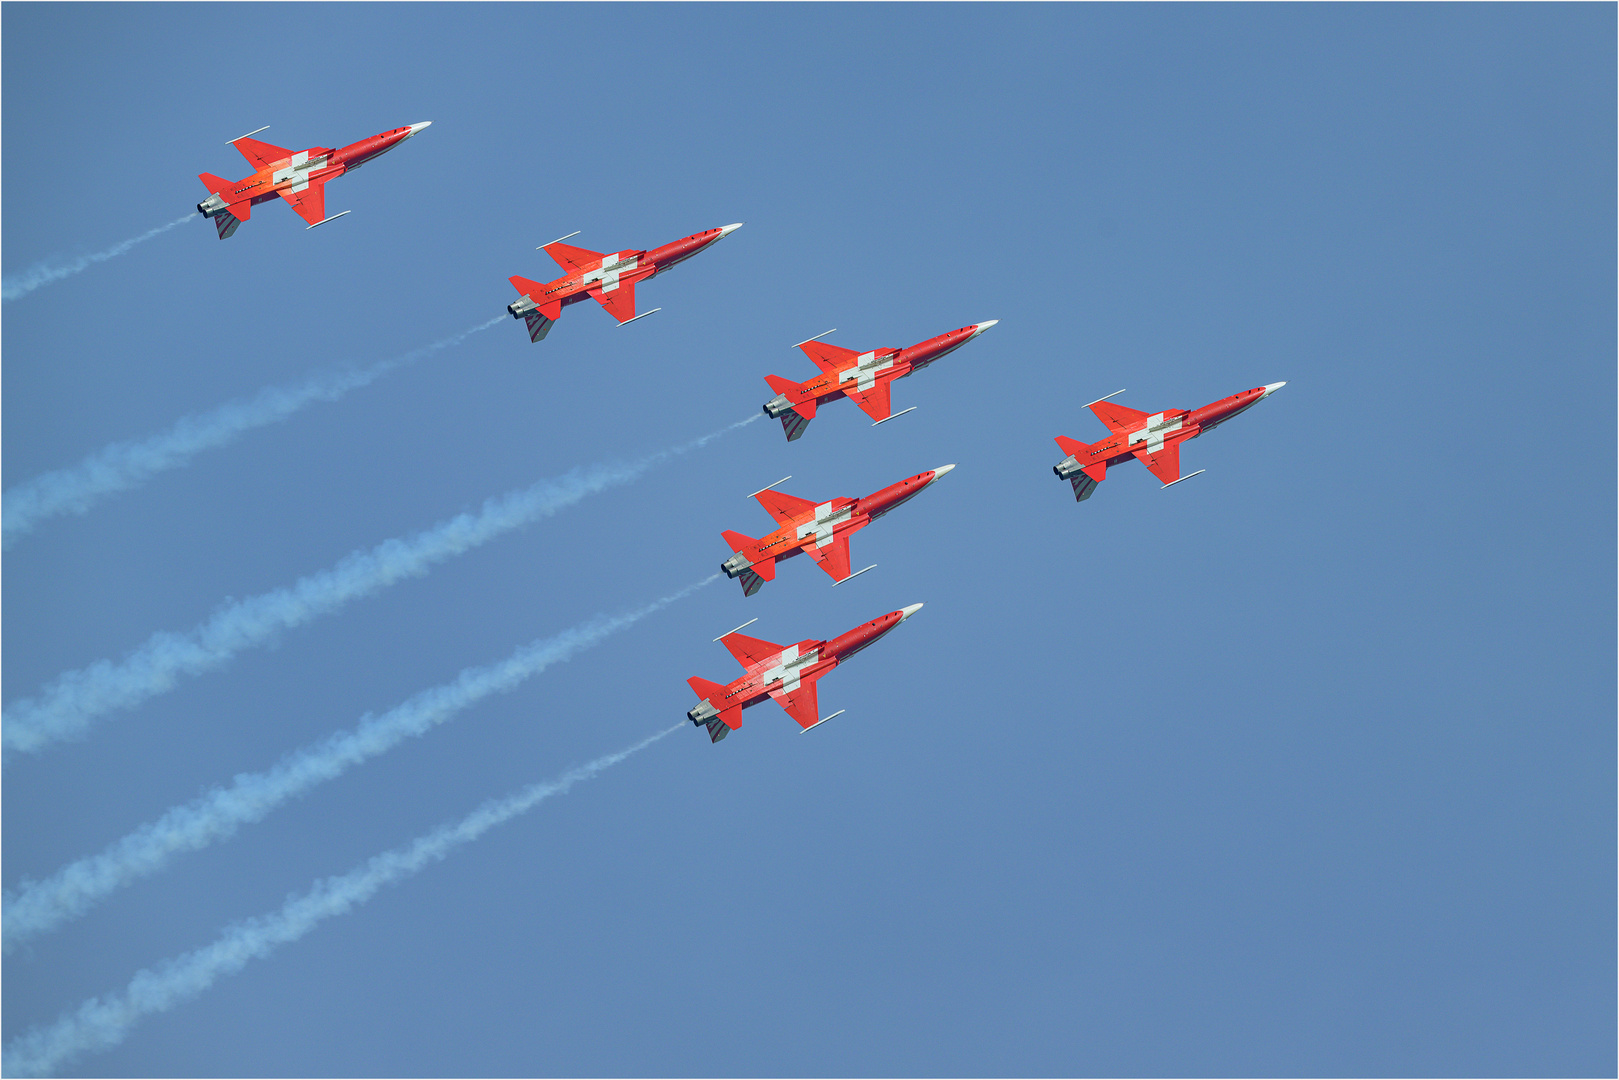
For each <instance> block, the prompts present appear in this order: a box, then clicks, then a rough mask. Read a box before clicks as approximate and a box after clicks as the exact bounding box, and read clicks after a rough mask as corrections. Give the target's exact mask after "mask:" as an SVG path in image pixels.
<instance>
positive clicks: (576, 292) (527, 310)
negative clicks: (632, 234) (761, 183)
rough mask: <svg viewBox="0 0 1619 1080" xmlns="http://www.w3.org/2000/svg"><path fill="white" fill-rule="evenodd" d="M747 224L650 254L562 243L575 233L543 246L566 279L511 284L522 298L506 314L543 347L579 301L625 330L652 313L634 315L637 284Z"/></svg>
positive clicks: (726, 227) (699, 235) (695, 235)
mask: <svg viewBox="0 0 1619 1080" xmlns="http://www.w3.org/2000/svg"><path fill="white" fill-rule="evenodd" d="M744 224H745V222H740V221H739V222H737V223H736V224H735V225H722V226H720V227H719V228H718V229H705V230H703V231H702V232H700V233H693V234H692V235H690V236H688V237H686V238H685V239H684V240H675V241H672V242H670V243H667V244H665V245H663V246H662V247H660V248H653V249H652V250H651V251H615V252H611V253H608V254H604V253H602V252H600V251H591V250H589V249H588V248H581V247H573V246H572V245H570V244H564V243H563V242H562V240H567V239H569V238H570V237H574V236H578V235H579V234H578V233H576V232H571V233H569V234H568V235H567V236H564V237H563V238H562V240H553V241H551V242H550V243H549V244H541V245H540V247H539V250H542V251H544V252H545V253H546V254H547V255H549V256H551V258H553V259H555V260H556V261H557V265H559V266H561V267H562V269H563V270H565V271H567V273H565V274H563V275H562V276H561V277H559V278H557V279H556V280H555V281H547V282H543V283H542V282H538V281H530V280H529V279H528V278H526V277H516V276H514V277H512V278H511V279H510V280H511V283H512V285H513V286H514V287H515V288H516V289H517V291H518V292H520V293H522V294H523V295H522V296H521V297H519V298H518V299H517V300H516V301H515V302H514V303H511V304H507V305H506V310H507V311H509V312H510V313H511V316H512V318H514V319H522V320H523V321H524V322H525V323H527V324H528V338H529V340H530V341H542V340H544V338H545V335H546V334H549V333H550V332H551V324H552V323H554V322H556V321H557V320H558V319H560V318H561V317H562V309H563V308H565V307H567V306H568V305H569V304H577V303H578V302H579V301H581V300H594V301H596V303H598V304H600V305H601V306H602V307H604V308H606V309H607V314H609V315H611V316H612V317H613V318H615V319H617V320H618V322H619V325H620V326H622V325H623V324H624V323H627V322H634V321H635V320H636V319H644V318H646V317H647V316H648V315H650V314H652V311H662V310H663V309H662V308H653V309H652V311H643V312H642V313H641V314H639V315H637V314H636V313H635V286H636V284H637V283H638V282H642V281H645V280H646V279H647V278H649V277H653V276H655V275H657V274H661V273H663V272H664V271H665V270H668V269H669V268H670V267H672V266H674V265H676V264H677V263H682V262H685V261H686V260H687V259H689V258H691V257H692V256H693V255H695V254H697V253H698V252H699V251H703V250H706V249H707V248H709V247H711V246H713V245H714V244H715V243H717V242H718V241H720V240H723V239H725V237H727V236H730V235H731V234H732V233H734V232H736V231H737V230H738V229H740V228H741V227H742V226H743V225H744Z"/></svg>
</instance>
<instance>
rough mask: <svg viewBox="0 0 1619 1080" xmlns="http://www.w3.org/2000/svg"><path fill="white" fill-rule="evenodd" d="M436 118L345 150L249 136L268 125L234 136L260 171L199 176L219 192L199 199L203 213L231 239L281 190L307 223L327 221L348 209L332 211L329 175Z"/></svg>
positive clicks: (360, 161) (340, 172)
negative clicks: (233, 176)
mask: <svg viewBox="0 0 1619 1080" xmlns="http://www.w3.org/2000/svg"><path fill="white" fill-rule="evenodd" d="M432 124H433V122H432V121H431V120H427V121H424V122H422V123H420V124H411V125H410V126H409V127H402V128H394V129H393V130H392V131H384V132H383V133H382V134H380V135H373V136H371V137H370V138H369V139H361V140H360V141H359V142H357V143H350V144H349V145H347V146H345V147H343V148H342V149H340V150H333V149H331V148H330V147H325V146H311V147H310V148H309V149H308V150H299V151H298V152H297V153H293V152H292V151H291V150H288V149H286V148H285V147H281V146H273V145H271V144H270V143H267V142H259V140H257V139H250V138H248V135H257V134H258V133H259V132H260V131H263V130H264V129H263V128H259V129H258V130H257V131H250V132H248V133H247V135H243V136H242V137H241V138H240V139H232V140H231V141H230V145H232V146H234V147H236V149H237V150H239V151H241V153H242V156H243V157H245V158H246V159H247V161H248V164H250V165H252V166H253V168H254V169H255V170H256V171H255V172H254V173H253V175H252V176H249V177H248V178H247V179H246V180H238V181H236V182H235V183H232V182H231V181H229V180H226V179H224V178H223V177H219V176H215V175H214V174H213V173H203V174H202V175H200V176H198V177H197V179H198V180H201V181H202V183H203V186H204V187H206V188H207V189H208V190H209V191H210V192H212V193H213V194H211V195H209V196H208V197H207V198H206V199H204V200H203V201H202V202H200V203H198V204H197V213H199V214H201V215H202V216H203V217H206V218H213V220H214V228H216V229H218V230H219V238H220V239H221V240H228V239H230V237H231V236H232V234H234V233H235V232H236V227H237V226H238V225H240V224H241V223H242V222H244V221H246V220H247V219H248V218H249V217H250V216H251V215H252V212H253V204H254V203H261V202H268V201H269V200H270V199H274V198H276V197H277V196H280V197H281V198H283V199H285V200H287V202H288V203H289V204H291V206H292V208H293V209H294V210H296V211H297V212H298V216H299V217H301V218H303V219H304V220H305V221H307V222H309V225H308V226H307V228H310V229H313V228H314V227H315V226H316V225H324V224H326V223H327V222H328V221H334V220H336V219H337V218H340V217H342V216H343V214H346V213H348V211H347V210H344V211H343V213H342V214H333V215H332V216H331V217H327V216H326V182H327V181H328V180H332V179H335V178H336V177H339V176H342V175H343V174H344V173H346V172H353V171H354V170H355V169H358V168H359V167H360V166H361V165H364V164H365V163H366V162H368V161H370V160H371V159H372V158H374V157H377V156H379V155H382V154H386V153H387V152H388V151H390V150H392V149H393V148H394V147H396V146H398V145H399V144H400V143H402V142H404V141H405V140H406V139H408V138H410V137H411V136H412V135H414V134H416V133H417V132H418V131H420V130H422V129H423V128H425V127H431V126H432Z"/></svg>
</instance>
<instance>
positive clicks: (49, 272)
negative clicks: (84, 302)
mask: <svg viewBox="0 0 1619 1080" xmlns="http://www.w3.org/2000/svg"><path fill="white" fill-rule="evenodd" d="M197 217H198V215H197V214H196V213H195V212H192V213H189V214H187V215H186V216H185V217H182V218H175V219H174V220H173V221H171V222H169V223H168V224H167V225H159V226H158V227H157V228H155V229H147V230H146V231H145V232H143V233H141V234H140V235H139V236H136V237H132V238H131V239H128V240H125V241H124V242H123V243H121V244H114V245H113V246H112V247H110V248H108V249H107V250H106V251H97V252H93V253H91V254H89V255H80V256H79V257H78V258H77V259H74V260H73V261H72V262H66V263H60V264H58V265H56V266H52V265H50V264H49V263H36V264H35V265H34V266H32V267H30V268H29V269H27V270H24V271H23V272H22V273H20V274H16V275H14V276H12V277H8V278H5V279H4V280H3V281H0V298H4V299H6V300H16V299H17V298H18V297H22V296H27V295H28V294H29V293H31V292H33V291H34V290H35V289H37V288H39V287H40V286H41V285H49V284H50V283H51V282H53V281H61V280H62V279H63V278H65V277H72V276H73V275H74V274H78V273H82V272H83V271H85V270H88V269H90V267H91V266H93V265H94V264H96V263H103V262H106V261H107V260H108V259H116V258H117V257H118V256H120V255H122V254H123V253H124V252H126V251H128V250H129V249H130V248H132V247H134V246H135V245H136V244H140V243H145V242H146V241H147V240H150V239H151V238H152V237H154V236H157V235H158V234H159V233H166V232H168V231H169V230H170V229H172V228H174V227H175V226H176V225H184V224H185V223H186V222H188V221H192V220H195V219H196V218H197Z"/></svg>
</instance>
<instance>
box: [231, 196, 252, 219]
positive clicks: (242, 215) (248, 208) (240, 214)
mask: <svg viewBox="0 0 1619 1080" xmlns="http://www.w3.org/2000/svg"><path fill="white" fill-rule="evenodd" d="M225 209H226V210H227V211H228V212H229V213H230V215H231V217H233V218H235V219H236V220H237V221H246V220H247V219H248V218H250V217H252V216H253V200H251V199H243V200H242V201H241V202H233V203H231V204H230V205H229V206H227V207H225Z"/></svg>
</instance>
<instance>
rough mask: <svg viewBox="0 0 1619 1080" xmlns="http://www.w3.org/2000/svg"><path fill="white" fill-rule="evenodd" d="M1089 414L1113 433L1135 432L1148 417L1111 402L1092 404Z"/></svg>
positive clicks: (1145, 414)
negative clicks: (1093, 415)
mask: <svg viewBox="0 0 1619 1080" xmlns="http://www.w3.org/2000/svg"><path fill="white" fill-rule="evenodd" d="M1091 412H1093V413H1095V414H1096V418H1097V419H1098V420H1100V421H1102V423H1104V424H1106V425H1107V426H1108V427H1109V428H1110V429H1111V430H1113V431H1135V430H1136V429H1138V428H1140V427H1142V426H1144V425H1145V423H1146V420H1147V416H1148V414H1147V413H1144V412H1137V411H1136V410H1135V409H1126V408H1125V407H1124V406H1123V405H1115V404H1113V402H1111V401H1096V402H1092V403H1091Z"/></svg>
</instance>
